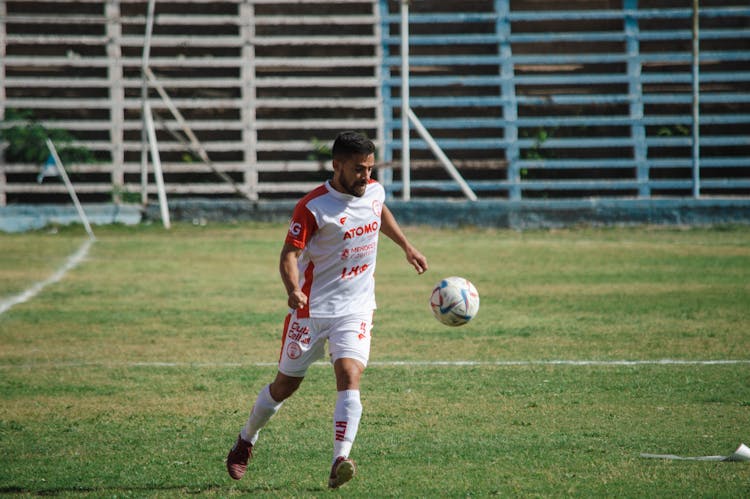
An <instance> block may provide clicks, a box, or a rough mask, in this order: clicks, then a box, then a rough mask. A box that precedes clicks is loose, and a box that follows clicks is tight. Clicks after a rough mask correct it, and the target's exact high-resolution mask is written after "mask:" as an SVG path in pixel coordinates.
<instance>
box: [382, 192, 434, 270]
mask: <svg viewBox="0 0 750 499" xmlns="http://www.w3.org/2000/svg"><path fill="white" fill-rule="evenodd" d="M380 232H382V233H383V234H385V235H386V236H388V238H389V239H391V240H393V242H394V243H396V244H398V245H399V246H400V247H401V249H403V250H404V253H405V254H406V261H408V262H409V263H410V264H412V266H413V267H414V268H415V269H416V270H417V273H418V274H423V273H424V272H425V271H426V270H427V258H425V257H424V255H423V254H422V253H420V252H419V250H417V248H415V247H414V246H412V244H411V243H410V242H409V240H408V239H407V237H406V235H405V234H404V232H403V231H402V230H401V227H400V226H399V225H398V222H397V221H396V218H395V217H394V216H393V213H391V210H389V209H388V207H387V206H385V205H383V211H382V212H381V214H380Z"/></svg>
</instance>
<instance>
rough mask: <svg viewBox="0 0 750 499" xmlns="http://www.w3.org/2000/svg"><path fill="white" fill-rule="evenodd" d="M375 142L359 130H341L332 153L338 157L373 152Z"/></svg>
mask: <svg viewBox="0 0 750 499" xmlns="http://www.w3.org/2000/svg"><path fill="white" fill-rule="evenodd" d="M374 152H375V144H373V143H372V141H371V140H370V139H368V138H367V137H366V136H365V135H363V134H361V133H357V132H341V133H340V134H338V136H337V137H336V140H335V141H334V142H333V148H332V149H331V153H332V155H333V157H334V159H336V158H342V157H350V156H353V155H355V154H364V155H368V154H372V153H374Z"/></svg>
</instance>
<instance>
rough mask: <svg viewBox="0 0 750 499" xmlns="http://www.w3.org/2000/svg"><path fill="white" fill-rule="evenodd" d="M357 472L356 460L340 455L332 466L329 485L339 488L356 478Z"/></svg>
mask: <svg viewBox="0 0 750 499" xmlns="http://www.w3.org/2000/svg"><path fill="white" fill-rule="evenodd" d="M356 473H357V465H356V464H354V461H353V460H351V459H349V458H345V457H343V456H339V457H337V458H336V461H334V463H333V466H331V476H330V477H328V487H329V488H331V489H337V488H339V487H341V486H342V485H344V484H345V483H346V482H348V481H349V480H351V479H352V478H354V475H355V474H356Z"/></svg>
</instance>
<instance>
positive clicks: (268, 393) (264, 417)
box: [227, 372, 304, 480]
mask: <svg viewBox="0 0 750 499" xmlns="http://www.w3.org/2000/svg"><path fill="white" fill-rule="evenodd" d="M303 379H304V378H301V377H300V378H297V377H292V376H287V375H286V374H283V373H281V372H279V373H277V374H276V379H275V380H274V381H273V383H271V384H269V385H266V386H264V387H263V389H261V391H260V393H259V394H258V398H257V399H256V400H255V404H254V405H253V409H252V410H251V411H250V416H249V417H248V418H247V422H246V423H245V426H244V427H243V428H242V430H241V431H240V435H239V437H238V438H237V442H236V443H235V444H234V447H232V450H230V451H229V455H228V456H227V471H228V472H229V476H231V477H232V478H234V479H235V480H239V479H240V478H242V477H243V476H244V475H245V472H246V471H247V464H248V462H249V461H250V459H252V457H253V445H255V442H256V441H257V440H258V433H259V432H260V430H261V429H262V428H263V427H264V426H265V425H266V423H268V421H269V420H270V419H271V418H272V417H273V415H274V414H276V413H277V412H278V410H279V409H280V408H281V405H282V404H283V403H284V400H286V399H287V398H289V397H290V396H291V395H292V394H293V393H294V392H295V391H296V390H297V388H299V385H300V384H301V383H302V380H303Z"/></svg>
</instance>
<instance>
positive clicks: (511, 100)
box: [495, 0, 521, 201]
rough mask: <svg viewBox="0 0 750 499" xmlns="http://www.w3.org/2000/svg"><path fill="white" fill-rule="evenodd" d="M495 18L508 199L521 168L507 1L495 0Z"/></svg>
mask: <svg viewBox="0 0 750 499" xmlns="http://www.w3.org/2000/svg"><path fill="white" fill-rule="evenodd" d="M495 12H496V13H497V21H496V26H495V29H496V31H497V35H498V39H499V47H498V49H499V52H500V90H501V91H502V98H503V119H504V120H505V122H506V123H505V127H504V134H505V137H504V138H505V140H506V141H507V143H508V145H507V147H506V149H505V158H506V160H507V161H508V177H507V178H508V184H509V188H508V198H509V199H510V200H511V201H518V200H520V199H521V170H520V168H519V165H518V160H519V152H518V125H517V124H516V121H517V120H518V108H517V103H516V87H515V76H514V69H513V53H512V51H511V46H510V0H495Z"/></svg>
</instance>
